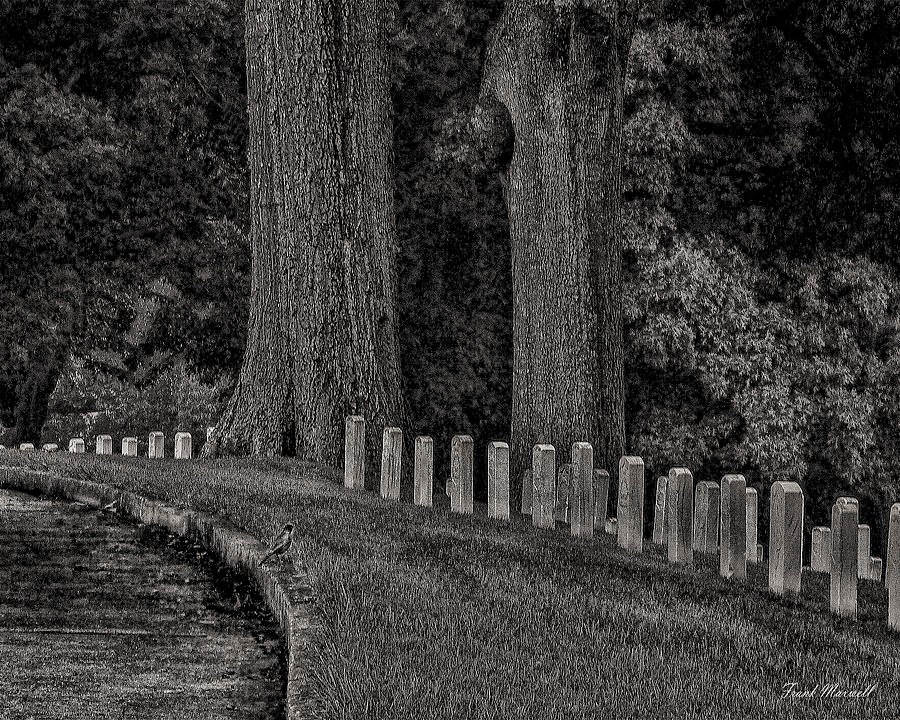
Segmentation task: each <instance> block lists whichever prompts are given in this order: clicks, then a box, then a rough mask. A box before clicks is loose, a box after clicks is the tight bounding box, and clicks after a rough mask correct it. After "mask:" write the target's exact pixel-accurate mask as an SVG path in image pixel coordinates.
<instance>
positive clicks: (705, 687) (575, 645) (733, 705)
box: [3, 453, 900, 720]
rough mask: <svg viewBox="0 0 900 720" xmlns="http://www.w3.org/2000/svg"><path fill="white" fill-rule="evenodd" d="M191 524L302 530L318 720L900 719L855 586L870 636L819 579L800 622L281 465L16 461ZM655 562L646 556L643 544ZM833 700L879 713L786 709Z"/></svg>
mask: <svg viewBox="0 0 900 720" xmlns="http://www.w3.org/2000/svg"><path fill="white" fill-rule="evenodd" d="M17 462H21V463H23V464H26V463H27V464H30V465H32V466H44V467H47V466H50V467H54V468H55V469H57V470H59V471H60V472H66V473H74V474H77V475H79V476H81V477H85V478H89V479H93V480H96V481H100V482H106V483H110V484H114V485H117V486H119V487H123V488H126V489H130V490H135V491H139V492H142V493H144V494H148V495H151V496H153V497H156V498H160V499H165V500H168V501H174V502H177V503H180V504H183V505H186V506H189V507H192V508H194V509H198V510H206V511H215V512H220V513H222V514H224V515H227V516H228V517H229V518H230V519H231V520H232V521H233V522H235V523H236V524H238V525H240V526H242V527H243V528H245V529H246V530H248V531H249V532H252V533H254V534H256V535H258V536H259V537H262V538H265V539H268V538H269V537H271V536H272V535H273V534H274V532H275V531H276V529H278V528H279V527H280V526H281V524H283V523H284V522H286V521H287V520H292V521H293V522H294V523H295V524H296V525H297V530H296V535H295V537H296V541H297V547H298V554H299V560H298V561H301V562H303V563H304V564H305V565H306V566H307V568H308V569H309V571H310V573H311V575H312V577H313V582H314V585H315V588H316V591H317V601H316V602H317V606H318V608H319V611H320V612H321V615H322V616H323V620H324V626H325V628H326V629H325V631H324V633H325V634H324V636H323V637H322V639H321V645H320V648H319V650H318V654H317V657H314V658H310V661H311V662H310V667H311V672H312V675H313V682H312V692H313V694H314V698H313V700H314V704H315V705H316V706H317V707H318V708H319V709H320V711H321V713H322V716H323V717H327V718H363V717H365V718H390V719H391V720H405V719H407V718H409V719H411V720H412V719H414V720H421V719H422V718H428V719H429V720H431V719H432V718H434V719H440V718H479V719H481V718H484V719H487V718H532V719H533V720H556V719H558V720H564V719H565V720H571V719H572V718H598V717H615V718H627V717H672V718H674V717H678V718H684V717H692V716H693V717H704V718H705V717H727V718H732V717H735V718H737V717H740V718H745V717H746V718H757V717H781V716H784V717H792V718H823V717H836V718H844V717H848V718H849V717H863V718H867V717H897V712H898V710H897V709H898V708H900V635H898V634H893V633H890V632H889V631H888V629H887V625H886V597H885V593H884V589H883V587H882V586H881V585H880V584H877V583H874V582H869V581H862V582H861V583H860V596H859V598H860V617H859V619H858V620H856V621H846V620H841V619H838V618H836V617H834V616H833V615H831V614H830V613H829V612H828V578H827V576H825V575H823V574H816V573H810V572H804V577H803V594H802V597H801V598H800V600H799V601H797V602H786V601H782V600H779V599H777V598H774V597H773V596H771V595H769V593H768V592H767V589H766V575H765V573H766V567H765V566H758V567H757V566H751V568H750V577H749V579H748V581H747V582H746V583H735V582H729V581H725V580H723V579H721V578H719V576H718V574H717V572H716V565H715V559H714V558H706V559H704V560H703V561H701V562H698V564H697V566H696V567H695V568H693V569H679V568H675V567H673V566H670V565H669V564H668V563H667V562H666V559H665V557H664V554H663V552H662V548H659V547H655V546H651V547H649V549H647V550H645V552H644V554H643V555H641V556H639V557H631V556H627V555H625V554H624V553H622V552H620V551H619V550H618V549H617V548H616V546H615V543H614V539H613V538H612V537H610V536H607V535H601V536H600V537H596V538H595V539H594V540H592V541H577V540H574V539H572V538H570V537H569V536H568V529H567V528H563V527H561V528H560V529H558V530H557V531H555V532H548V531H536V530H534V529H533V528H531V527H530V525H529V524H527V523H525V522H523V518H522V516H521V515H516V516H515V518H514V520H513V522H512V523H498V522H495V521H492V520H488V519H487V517H486V510H485V507H484V506H483V505H482V506H478V505H476V508H475V517H460V516H456V515H451V514H450V513H449V511H448V508H447V507H446V505H445V500H446V499H445V498H443V497H440V498H437V495H436V498H437V500H438V503H440V504H439V505H438V507H435V508H433V509H424V508H418V507H415V506H413V505H411V504H410V498H409V497H408V496H409V494H410V493H411V491H410V490H409V489H408V488H404V490H405V491H406V492H405V494H404V495H403V502H401V503H392V502H388V501H383V500H381V499H380V498H379V497H377V495H376V494H374V493H370V492H367V493H353V492H350V491H346V490H345V489H344V488H343V486H342V485H341V482H340V478H339V477H337V475H336V474H335V473H334V472H333V471H329V470H323V469H322V468H316V467H312V466H309V465H303V464H298V463H290V462H287V461H270V462H267V461H260V460H253V461H249V460H248V461H229V460H218V461H195V462H190V463H185V462H175V461H162V462H160V461H153V462H151V461H148V460H146V459H125V458H118V457H95V456H90V455H85V456H80V457H72V456H68V455H65V454H58V455H47V454H43V453H41V454H30V455H19V454H17V453H9V454H8V458H7V459H5V460H4V461H3V464H13V463H17ZM647 544H648V545H649V541H647ZM791 682H793V683H797V689H798V690H809V689H812V688H815V686H816V685H818V686H819V687H820V689H821V688H822V687H823V686H826V685H828V684H837V685H839V686H840V688H841V689H843V690H847V689H851V690H852V689H856V690H865V689H866V688H868V687H869V686H871V685H873V684H874V685H876V686H877V687H875V689H874V690H872V691H871V692H870V694H869V695H868V697H865V698H858V699H841V698H828V697H824V698H823V697H821V696H819V697H813V698H796V697H794V698H788V699H782V695H783V693H784V688H785V685H786V684H787V683H791Z"/></svg>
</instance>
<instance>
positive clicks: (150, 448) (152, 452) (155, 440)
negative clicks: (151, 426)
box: [147, 430, 166, 460]
mask: <svg viewBox="0 0 900 720" xmlns="http://www.w3.org/2000/svg"><path fill="white" fill-rule="evenodd" d="M165 456H166V438H165V435H163V434H162V433H161V432H159V431H158V430H156V431H154V432H152V433H150V436H149V437H148V438H147V457H148V458H150V459H152V460H162V458H164V457H165Z"/></svg>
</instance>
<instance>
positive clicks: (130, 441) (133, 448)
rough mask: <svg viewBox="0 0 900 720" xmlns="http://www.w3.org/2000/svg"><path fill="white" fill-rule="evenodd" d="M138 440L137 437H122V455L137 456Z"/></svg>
mask: <svg viewBox="0 0 900 720" xmlns="http://www.w3.org/2000/svg"><path fill="white" fill-rule="evenodd" d="M137 454H138V441H137V438H136V437H127V438H122V455H124V456H125V457H137Z"/></svg>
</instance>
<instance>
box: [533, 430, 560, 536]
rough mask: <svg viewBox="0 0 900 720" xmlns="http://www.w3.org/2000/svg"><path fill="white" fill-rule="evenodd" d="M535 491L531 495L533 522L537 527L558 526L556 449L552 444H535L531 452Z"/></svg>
mask: <svg viewBox="0 0 900 720" xmlns="http://www.w3.org/2000/svg"><path fill="white" fill-rule="evenodd" d="M531 473H532V478H533V480H534V491H533V492H532V496H531V522H532V524H533V525H534V526H535V527H537V528H544V529H545V530H552V529H553V528H554V527H556V523H555V521H554V520H553V511H554V509H555V505H556V449H555V448H554V447H553V446H552V445H535V446H534V450H533V451H532V453H531Z"/></svg>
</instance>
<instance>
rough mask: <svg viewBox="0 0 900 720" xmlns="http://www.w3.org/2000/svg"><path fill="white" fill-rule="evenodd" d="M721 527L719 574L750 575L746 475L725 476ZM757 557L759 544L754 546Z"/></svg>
mask: <svg viewBox="0 0 900 720" xmlns="http://www.w3.org/2000/svg"><path fill="white" fill-rule="evenodd" d="M720 508H721V513H720V519H719V528H720V534H721V538H720V540H719V546H720V552H719V575H721V576H722V577H724V578H732V579H735V580H745V579H746V578H747V481H746V480H745V479H744V476H743V475H726V476H725V477H723V478H722V487H721V504H720ZM753 555H754V558H755V557H756V547H755V546H754V547H753Z"/></svg>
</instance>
